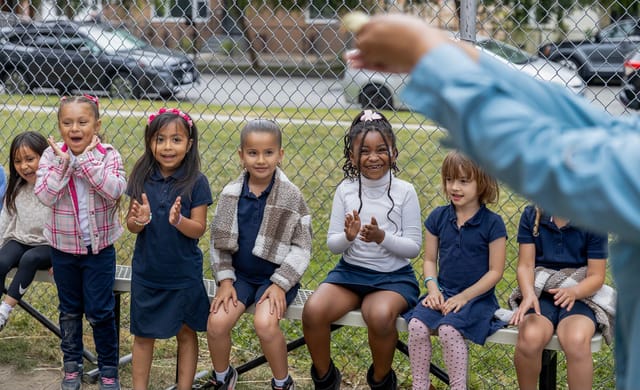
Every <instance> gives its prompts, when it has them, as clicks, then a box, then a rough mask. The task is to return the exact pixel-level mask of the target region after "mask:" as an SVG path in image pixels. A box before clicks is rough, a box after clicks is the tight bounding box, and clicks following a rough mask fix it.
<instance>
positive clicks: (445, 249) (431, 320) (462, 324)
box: [405, 204, 507, 345]
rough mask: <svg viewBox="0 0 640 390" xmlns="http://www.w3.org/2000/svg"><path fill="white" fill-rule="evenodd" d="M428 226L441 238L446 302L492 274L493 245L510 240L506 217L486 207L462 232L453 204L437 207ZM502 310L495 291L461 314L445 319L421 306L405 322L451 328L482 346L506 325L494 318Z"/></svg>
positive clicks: (440, 259)
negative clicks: (489, 337)
mask: <svg viewBox="0 0 640 390" xmlns="http://www.w3.org/2000/svg"><path fill="white" fill-rule="evenodd" d="M424 225H425V227H426V228H427V229H428V230H429V232H430V233H431V234H433V235H434V236H436V237H438V241H439V242H438V284H439V286H440V288H441V289H442V295H443V296H444V299H445V300H446V299H449V298H451V297H452V296H454V295H456V294H459V293H460V292H462V291H463V290H465V289H467V288H468V287H469V286H471V285H473V284H474V283H476V282H477V281H478V280H480V278H482V276H484V275H485V274H486V273H487V272H488V271H489V244H491V242H493V241H495V240H496V239H499V238H501V237H507V230H506V228H505V225H504V222H503V221H502V217H500V216H499V215H498V214H496V213H494V212H492V211H491V210H489V209H488V208H486V207H485V206H484V205H482V206H481V207H480V209H479V210H478V212H477V213H476V214H475V215H474V216H473V217H471V218H470V219H469V220H468V221H467V222H465V223H464V225H462V227H460V228H458V222H457V217H456V211H455V207H454V206H453V204H449V205H448V206H440V207H437V208H436V209H435V210H434V211H433V212H432V213H431V214H430V215H429V217H427V220H426V221H425V223H424ZM425 296H426V295H425ZM425 296H423V297H421V298H420V301H422V300H423V299H424V297H425ZM498 308H499V305H498V300H497V299H496V296H495V288H494V287H492V288H491V289H490V290H489V291H487V292H485V293H484V294H482V295H480V296H477V297H475V298H473V299H471V300H470V301H469V302H467V304H466V305H464V306H463V307H462V308H461V309H460V310H459V311H458V312H457V313H453V312H452V313H449V314H447V315H446V316H444V315H442V312H440V311H438V310H433V309H431V308H428V307H425V306H423V305H422V304H418V305H417V306H416V307H415V308H414V309H413V310H412V311H411V312H409V313H407V314H406V315H405V318H406V319H407V321H409V320H410V319H412V318H416V319H418V320H420V321H422V322H423V323H424V324H425V325H426V326H427V327H428V328H429V329H434V330H435V329H437V328H438V327H440V326H441V325H450V326H452V327H454V328H455V329H456V330H457V331H459V332H460V333H461V334H462V335H463V336H464V338H466V339H468V340H471V341H473V342H474V343H476V344H480V345H482V344H484V342H485V340H486V339H487V337H488V336H490V335H491V334H492V333H494V332H495V331H497V330H498V329H499V328H501V327H503V326H504V325H505V323H504V322H502V321H500V320H497V319H495V318H494V317H493V313H494V312H495V311H496V310H497V309H498Z"/></svg>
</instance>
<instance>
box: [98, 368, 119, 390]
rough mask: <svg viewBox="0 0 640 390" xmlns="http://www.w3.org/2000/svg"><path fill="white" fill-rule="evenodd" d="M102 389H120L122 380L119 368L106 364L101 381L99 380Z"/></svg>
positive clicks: (101, 374)
mask: <svg viewBox="0 0 640 390" xmlns="http://www.w3.org/2000/svg"><path fill="white" fill-rule="evenodd" d="M98 384H99V389H100V390H120V381H119V380H118V368H117V367H111V366H104V367H102V370H101V371H100V381H99V382H98Z"/></svg>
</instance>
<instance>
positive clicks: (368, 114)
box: [360, 110, 382, 122]
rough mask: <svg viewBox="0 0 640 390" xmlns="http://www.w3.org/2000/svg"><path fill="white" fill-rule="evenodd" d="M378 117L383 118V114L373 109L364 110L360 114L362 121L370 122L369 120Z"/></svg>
mask: <svg viewBox="0 0 640 390" xmlns="http://www.w3.org/2000/svg"><path fill="white" fill-rule="evenodd" d="M377 119H382V115H380V114H378V113H377V112H375V111H372V110H364V111H363V112H362V115H361V116H360V121H361V122H368V121H373V120H377Z"/></svg>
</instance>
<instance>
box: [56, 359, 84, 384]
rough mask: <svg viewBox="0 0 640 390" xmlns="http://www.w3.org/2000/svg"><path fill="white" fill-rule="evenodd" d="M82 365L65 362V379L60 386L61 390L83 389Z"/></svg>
mask: <svg viewBox="0 0 640 390" xmlns="http://www.w3.org/2000/svg"><path fill="white" fill-rule="evenodd" d="M82 374H83V372H82V364H78V363H77V362H64V379H62V383H61V384H60V389H61V390H80V388H81V387H82Z"/></svg>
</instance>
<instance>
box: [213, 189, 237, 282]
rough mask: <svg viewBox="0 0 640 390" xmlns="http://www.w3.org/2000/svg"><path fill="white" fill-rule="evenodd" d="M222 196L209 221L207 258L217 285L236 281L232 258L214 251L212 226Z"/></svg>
mask: <svg viewBox="0 0 640 390" xmlns="http://www.w3.org/2000/svg"><path fill="white" fill-rule="evenodd" d="M223 196H224V195H220V199H219V200H218V204H217V205H216V209H215V211H214V214H213V220H212V221H211V228H210V229H209V230H210V231H211V239H210V245H209V248H210V249H209V258H210V263H211V272H212V273H213V277H214V278H215V279H216V281H217V282H218V283H219V282H220V281H221V280H225V279H231V280H233V281H235V280H236V271H235V269H234V268H233V257H232V254H231V252H230V251H225V250H220V249H216V246H215V234H214V228H213V225H214V223H215V222H216V218H218V208H219V207H220V203H221V202H222V197H223Z"/></svg>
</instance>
